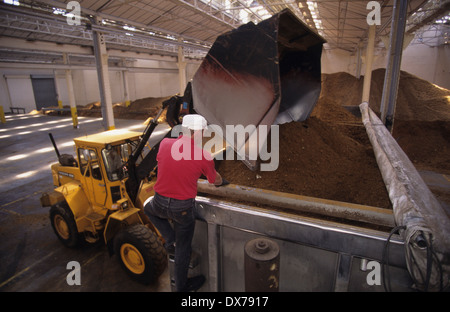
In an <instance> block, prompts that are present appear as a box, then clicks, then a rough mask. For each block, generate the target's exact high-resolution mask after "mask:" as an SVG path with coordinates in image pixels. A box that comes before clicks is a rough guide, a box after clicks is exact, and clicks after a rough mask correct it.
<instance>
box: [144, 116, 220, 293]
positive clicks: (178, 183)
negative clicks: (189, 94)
mask: <svg viewBox="0 0 450 312" xmlns="http://www.w3.org/2000/svg"><path fill="white" fill-rule="evenodd" d="M182 126H183V135H181V136H180V137H178V138H176V139H171V138H166V139H163V140H162V141H161V143H160V146H159V151H158V155H157V157H156V160H157V161H158V179H157V181H156V184H155V186H154V190H155V196H154V197H153V199H152V200H151V201H150V202H149V203H147V204H146V205H145V207H144V210H145V212H146V214H147V215H148V217H149V218H150V220H151V221H152V223H153V225H154V226H155V227H156V228H157V229H158V231H159V232H160V233H161V235H162V236H163V238H164V240H165V241H166V243H165V247H166V249H167V251H168V253H169V254H170V253H172V252H173V250H174V249H175V287H176V290H177V291H195V290H198V289H199V288H200V287H201V286H202V285H203V283H204V282H205V277H204V276H203V275H199V276H195V277H192V278H187V275H188V269H189V261H190V257H191V251H192V248H191V243H192V237H193V235H194V228H195V216H194V204H195V197H196V196H197V180H198V179H199V178H200V177H201V176H202V175H204V176H205V177H206V178H207V179H208V182H209V183H211V184H214V185H216V186H221V185H225V184H228V182H227V181H226V180H224V179H222V177H221V176H220V174H219V173H218V172H217V171H216V170H215V168H214V160H213V158H212V157H211V154H210V153H209V152H207V151H204V150H203V149H202V148H201V146H197V145H196V144H195V141H196V140H194V138H197V137H200V136H201V135H202V131H203V130H204V129H205V128H206V126H207V123H206V119H205V118H203V116H201V115H197V114H190V115H186V116H184V118H183V123H182ZM186 134H189V135H186ZM168 219H171V220H172V221H173V228H172V226H171V224H170V223H169V221H168Z"/></svg>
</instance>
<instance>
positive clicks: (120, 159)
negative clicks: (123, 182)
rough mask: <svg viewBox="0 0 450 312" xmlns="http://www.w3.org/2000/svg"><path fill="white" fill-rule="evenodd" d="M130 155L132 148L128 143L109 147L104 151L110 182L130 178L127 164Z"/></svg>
mask: <svg viewBox="0 0 450 312" xmlns="http://www.w3.org/2000/svg"><path fill="white" fill-rule="evenodd" d="M130 153H131V146H130V144H127V143H124V144H121V145H115V146H111V145H108V146H107V147H106V148H105V149H103V150H102V156H103V160H104V162H105V169H106V174H107V175H108V179H109V180H110V181H117V180H120V179H123V178H126V177H128V172H127V170H126V168H125V164H126V163H127V160H128V157H129V155H130Z"/></svg>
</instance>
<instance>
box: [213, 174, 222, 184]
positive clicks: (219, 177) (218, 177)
mask: <svg viewBox="0 0 450 312" xmlns="http://www.w3.org/2000/svg"><path fill="white" fill-rule="evenodd" d="M222 182H223V181H222V176H221V175H220V173H218V172H217V171H216V180H215V181H214V185H221V184H222Z"/></svg>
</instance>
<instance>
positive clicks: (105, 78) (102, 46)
mask: <svg viewBox="0 0 450 312" xmlns="http://www.w3.org/2000/svg"><path fill="white" fill-rule="evenodd" d="M92 22H93V24H94V25H97V18H95V17H94V18H93V19H92ZM92 37H93V39H94V53H95V63H96V65H97V75H98V86H99V89H100V102H101V106H102V116H103V126H104V128H105V130H113V129H115V126H114V113H113V107H112V96H111V85H110V83H109V71H108V53H107V51H106V42H105V39H104V37H103V34H102V33H100V32H98V31H96V30H93V31H92Z"/></svg>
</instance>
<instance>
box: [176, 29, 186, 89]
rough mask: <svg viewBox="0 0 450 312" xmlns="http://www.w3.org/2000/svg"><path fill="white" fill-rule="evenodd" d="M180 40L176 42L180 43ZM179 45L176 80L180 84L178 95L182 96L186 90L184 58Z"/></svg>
mask: <svg viewBox="0 0 450 312" xmlns="http://www.w3.org/2000/svg"><path fill="white" fill-rule="evenodd" d="M181 40H182V39H181V38H180V39H179V40H178V42H181ZM183 50H184V49H183V47H182V46H181V45H179V46H178V77H179V78H178V79H179V82H180V95H181V96H183V94H184V90H185V89H186V60H185V58H184V51H183Z"/></svg>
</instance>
